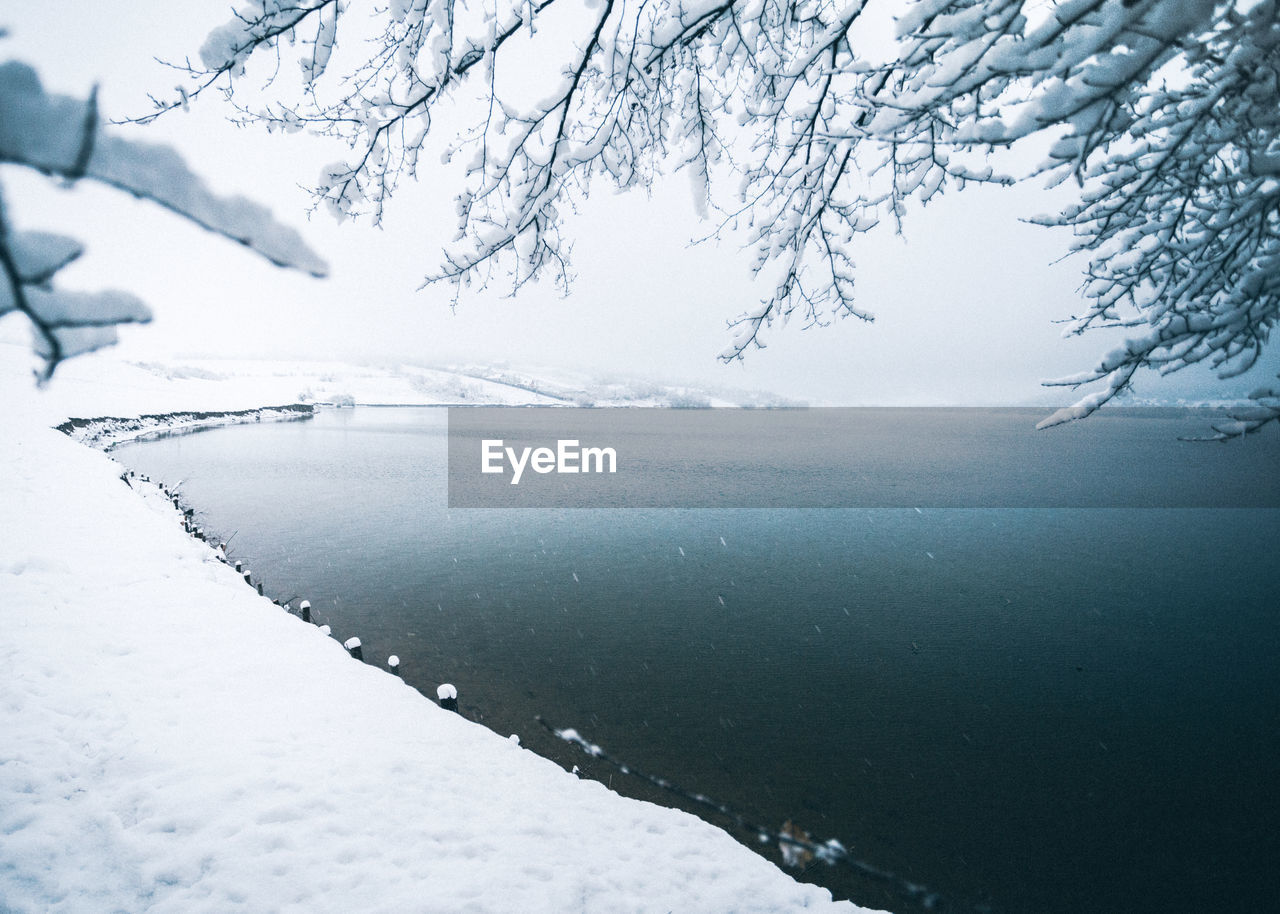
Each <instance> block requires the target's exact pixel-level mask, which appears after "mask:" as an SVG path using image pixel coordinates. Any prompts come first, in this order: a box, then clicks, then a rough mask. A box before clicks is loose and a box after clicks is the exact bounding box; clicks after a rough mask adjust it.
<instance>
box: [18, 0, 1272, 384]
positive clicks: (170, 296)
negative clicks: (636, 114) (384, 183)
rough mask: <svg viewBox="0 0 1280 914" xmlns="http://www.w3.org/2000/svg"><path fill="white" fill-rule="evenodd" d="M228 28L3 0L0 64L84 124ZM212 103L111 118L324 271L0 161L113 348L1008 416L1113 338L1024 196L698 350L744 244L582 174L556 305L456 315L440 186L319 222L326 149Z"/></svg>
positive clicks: (475, 309)
mask: <svg viewBox="0 0 1280 914" xmlns="http://www.w3.org/2000/svg"><path fill="white" fill-rule="evenodd" d="M359 7H360V4H353V5H352V13H349V15H351V14H356V13H358V10H359ZM229 16H230V7H229V6H225V5H223V4H220V3H209V2H201V0H174V2H153V0H147V2H130V3H128V4H101V3H90V2H87V0H51V2H48V3H42V4H20V5H19V4H14V5H11V6H10V8H9V9H8V10H6V12H5V13H4V14H3V15H2V16H0V20H3V21H0V26H6V27H7V28H8V29H9V32H10V35H9V37H8V38H5V39H3V40H0V60H8V59H18V60H24V61H26V62H28V63H31V64H33V65H35V66H36V68H37V69H38V70H39V72H40V75H41V78H42V80H43V81H44V83H45V86H46V88H47V89H50V90H53V91H58V92H62V93H65V94H70V95H75V96H77V97H84V96H85V95H87V93H88V92H89V90H90V88H91V87H92V86H93V85H94V84H99V85H100V95H99V100H100V107H101V109H102V111H103V112H104V114H105V115H106V116H107V117H109V118H122V117H127V116H130V115H137V114H142V113H145V112H146V111H148V110H149V103H148V102H147V100H146V96H147V93H148V92H152V93H156V94H160V95H168V94H170V93H171V91H172V87H173V86H175V85H176V84H177V83H179V82H180V81H181V80H180V78H179V75H178V74H176V73H175V72H173V71H172V70H170V69H168V68H166V67H164V66H162V65H161V64H159V63H158V62H157V61H156V60H155V58H156V57H159V58H163V59H168V60H181V59H182V58H183V57H187V56H191V57H195V56H196V53H197V51H198V49H199V47H200V44H201V42H202V40H203V38H204V36H205V34H207V33H208V31H209V30H210V29H212V28H214V27H215V26H217V25H219V24H221V23H222V22H224V21H226V20H227V19H228V18H229ZM228 113H229V108H228V107H227V106H226V105H225V103H223V102H222V100H221V98H220V97H219V96H217V95H216V94H214V95H209V96H207V97H205V98H203V99H201V100H199V101H198V102H197V103H196V104H194V105H192V107H191V110H190V111H188V112H182V111H178V112H174V113H172V114H170V115H167V116H166V117H164V118H161V119H160V120H159V121H157V122H156V123H155V124H153V125H150V126H147V127H131V126H130V127H119V128H116V129H117V130H119V131H120V132H121V133H123V134H125V135H129V136H131V137H132V138H135V139H139V140H145V141H150V142H164V143H168V144H170V145H172V146H174V147H176V148H178V149H179V150H180V151H181V152H182V153H183V154H184V156H185V157H186V158H187V160H188V163H189V164H190V165H191V166H192V168H193V169H194V170H195V171H196V172H197V173H199V174H201V175H203V176H204V177H205V178H206V180H207V181H208V183H209V184H210V185H211V186H212V187H213V188H214V189H216V190H217V191H219V192H222V193H229V194H230V193H235V194H244V195H246V196H249V197H251V198H253V199H255V200H258V201H259V202H262V203H264V204H266V205H268V206H270V207H271V209H272V211H273V213H274V214H275V215H276V216H277V217H278V218H280V219H282V220H283V221H285V222H287V223H289V224H292V225H294V226H296V227H298V228H299V229H300V230H301V231H302V233H303V235H304V237H305V238H306V240H307V241H308V243H310V245H311V246H312V247H313V248H314V249H315V250H316V251H317V252H318V253H319V254H320V255H321V256H323V257H324V258H325V259H326V260H328V262H329V264H330V266H331V275H330V276H329V278H327V279H323V280H316V279H311V278H308V277H305V276H302V275H299V274H297V273H294V272H290V271H285V270H279V269H277V268H274V267H272V266H270V265H269V264H266V263H265V262H263V261H261V260H260V259H258V258H256V257H254V256H253V255H252V254H250V253H248V252H246V251H244V250H243V249H241V248H239V247H238V246H236V245H233V244H230V243H228V242H225V241H223V240H220V239H216V238H213V237H211V236H207V235H205V234H204V233H202V232H201V231H200V230H199V229H196V228H193V227H191V226H189V225H186V224H184V223H183V222H182V221H181V220H179V219H177V218H175V217H173V216H171V215H169V214H166V213H164V212H161V211H159V210H158V209H156V208H155V207H153V206H148V205H147V204H145V203H140V202H138V201H134V200H132V199H127V198H125V197H123V196H122V195H120V194H118V193H114V192H111V191H108V190H106V189H103V188H98V187H90V186H83V185H78V186H76V187H73V188H66V187H62V186H60V185H58V184H55V183H54V182H50V181H49V180H47V179H45V178H43V177H41V176H39V175H35V174H31V173H27V172H26V171H25V170H22V169H16V168H13V167H8V168H5V169H3V170H0V183H2V184H3V188H4V193H5V199H6V204H7V206H8V211H9V214H10V216H11V218H12V219H13V221H14V222H15V223H17V225H18V226H19V227H20V228H28V229H35V228H42V229H49V230H57V231H63V232H67V231H70V232H72V233H74V234H75V235H76V236H77V237H79V238H80V239H81V240H82V241H84V242H85V243H86V245H87V252H86V255H85V257H83V258H82V259H81V261H80V262H78V263H76V264H74V265H73V266H72V267H69V268H68V269H67V270H65V271H64V272H63V273H62V274H60V279H61V280H62V282H64V283H65V284H66V285H67V286H75V287H83V288H102V287H117V288H123V289H126V290H129V291H132V292H134V293H135V294H138V295H140V296H141V297H142V298H143V299H144V300H145V301H146V302H147V303H148V304H149V305H150V306H151V308H152V309H153V311H154V312H155V320H154V322H153V323H151V324H149V325H146V326H144V327H137V328H125V330H124V331H123V332H122V343H121V345H120V347H119V353H120V354H121V355H122V356H125V357H129V358H137V359H151V358H172V357H178V358H189V357H209V356H227V357H262V358H305V359H341V360H346V361H354V362H365V363H375V364H387V363H395V362H410V363H414V364H423V365H449V364H472V365H478V364H485V365H503V366H509V367H513V368H523V369H530V370H538V369H552V370H565V369H569V370H573V371H579V372H585V373H590V374H594V375H599V376H604V377H609V376H618V377H639V378H646V379H650V380H656V381H663V382H667V383H691V384H696V385H699V386H703V387H711V388H716V387H719V388H738V389H750V390H764V391H771V392H773V393H776V394H780V395H783V396H787V397H791V398H795V399H799V400H804V401H807V402H810V403H814V404H847V405H898V404H940V405H941V404H946V405H950V404H1010V405H1014V404H1029V403H1038V404H1049V403H1063V402H1067V401H1068V400H1069V399H1072V398H1071V397H1070V395H1069V394H1068V393H1065V392H1064V391H1062V390H1057V389H1046V388H1044V387H1042V386H1041V385H1040V382H1041V381H1042V380H1043V379H1046V378H1052V377H1059V376H1063V375H1068V374H1074V373H1076V372H1078V371H1081V370H1084V369H1086V368H1089V367H1092V365H1093V364H1094V363H1095V362H1096V360H1097V358H1098V357H1099V356H1100V355H1101V354H1102V353H1103V352H1105V351H1106V350H1107V349H1108V348H1110V347H1111V346H1113V345H1115V344H1116V342H1117V340H1116V339H1115V338H1114V337H1105V336H1103V335H1101V334H1097V335H1093V336H1086V337H1084V338H1072V339H1063V337H1062V325H1061V324H1058V323H1055V322H1054V321H1055V320H1059V319H1062V318H1065V317H1067V316H1069V315H1071V314H1073V313H1077V312H1078V311H1079V310H1080V309H1081V302H1080V298H1079V296H1078V291H1077V290H1078V285H1079V281H1080V267H1081V264H1080V262H1079V261H1074V262H1072V261H1068V262H1055V261H1057V260H1058V258H1060V256H1061V255H1062V253H1063V252H1064V251H1065V250H1066V247H1067V244H1068V242H1069V237H1068V236H1067V235H1066V234H1065V233H1064V232H1063V231H1061V230H1049V229H1045V228H1041V227H1038V226H1032V225H1028V224H1026V223H1025V222H1021V221H1019V220H1020V218H1027V217H1030V216H1033V215H1036V214H1038V213H1041V212H1046V211H1050V212H1051V211H1054V210H1055V209H1057V208H1059V207H1060V206H1061V205H1062V200H1063V199H1065V198H1064V197H1063V196H1062V194H1061V192H1060V191H1059V192H1056V193H1055V192H1046V191H1044V190H1043V189H1041V188H1039V187H1036V186H1022V187H1018V188H1014V189H1010V190H998V189H987V188H978V189H969V190H966V191H965V192H964V193H963V194H960V193H949V194H947V195H945V196H944V197H943V198H942V199H940V200H938V201H935V202H934V203H932V204H930V206H929V207H927V208H925V209H923V210H921V209H919V208H916V209H915V210H913V211H911V212H910V213H909V215H908V218H907V220H906V234H905V237H898V236H896V235H894V234H893V232H892V230H891V228H890V227H887V226H882V227H881V228H878V229H876V230H875V231H873V232H872V233H870V234H868V235H866V236H864V237H861V238H859V239H858V242H857V246H856V248H855V250H854V259H855V261H856V263H857V267H858V280H857V281H858V287H859V289H860V300H859V305H860V306H862V307H864V308H866V309H868V310H870V311H871V312H873V313H874V314H875V315H876V321H875V323H873V324H866V323H863V322H861V321H856V320H844V321H837V322H835V323H834V324H832V325H831V326H828V327H825V328H812V329H802V328H801V326H800V323H799V322H795V323H793V324H791V325H790V326H786V327H779V326H777V325H775V327H774V329H773V330H772V331H771V332H770V333H769V334H768V335H767V337H766V338H765V339H766V342H767V344H768V348H767V349H765V350H762V351H757V352H753V353H750V354H748V356H747V359H746V361H745V362H744V363H734V364H730V365H725V364H722V363H721V362H719V361H718V360H717V358H716V356H717V354H718V353H719V352H721V351H722V350H723V349H724V348H725V346H726V345H727V344H728V342H729V340H730V333H729V331H728V329H727V327H726V322H727V321H728V320H729V319H731V318H733V317H734V316H736V315H738V314H740V313H741V312H742V311H743V310H745V309H746V308H748V307H751V306H753V305H754V304H756V303H757V302H758V301H759V300H760V299H761V298H762V297H764V296H765V295H766V294H767V292H768V290H767V288H766V285H765V283H764V282H763V281H757V280H755V279H754V278H753V277H752V276H751V273H750V269H749V263H750V259H751V255H750V252H749V251H748V250H745V249H744V248H743V247H742V244H743V241H744V239H742V238H736V239H735V238H733V237H729V238H727V239H724V240H722V241H720V242H718V243H716V242H706V243H702V244H696V245H695V244H691V240H692V239H694V238H698V237H701V236H703V235H705V234H706V232H707V229H708V227H707V225H706V224H705V223H700V222H699V221H698V219H697V216H696V213H695V208H694V206H693V202H692V196H691V193H690V185H689V182H688V180H687V179H686V178H685V177H684V176H682V175H675V176H672V177H671V178H669V179H666V180H663V181H661V182H660V183H659V184H658V185H657V186H655V187H654V188H653V189H652V191H651V192H650V193H648V194H646V193H645V192H643V191H631V192H628V193H624V194H618V193H614V192H611V191H610V190H609V189H608V188H606V187H604V186H603V185H601V186H600V187H599V189H598V190H597V191H596V192H594V193H593V194H592V196H591V198H590V199H589V200H587V201H585V203H584V204H583V205H582V206H581V207H580V210H579V212H578V213H577V214H576V215H573V216H571V217H569V219H568V222H567V229H568V231H569V233H570V234H571V235H572V236H573V237H574V240H575V246H574V252H573V267H574V270H575V272H576V274H577V275H576V280H575V282H574V283H573V285H572V287H571V290H570V294H569V295H568V296H567V297H562V296H561V294H560V292H559V291H558V290H557V289H556V288H554V286H553V284H552V283H551V282H550V281H549V280H547V281H543V282H541V283H538V284H531V285H529V286H526V287H524V289H522V290H521V292H520V293H519V295H518V296H516V297H514V298H510V297H506V295H505V292H506V290H504V289H493V290H491V291H489V292H487V293H483V294H479V295H470V296H468V297H465V298H464V299H463V300H462V302H461V303H460V305H459V306H458V307H457V309H456V310H455V309H453V308H451V295H450V292H449V291H448V290H447V289H445V288H443V287H427V288H425V289H420V286H421V284H422V279H423V277H424V276H425V275H426V274H428V273H429V272H430V271H431V270H432V269H433V267H435V265H436V264H437V262H438V259H437V258H438V252H439V244H440V241H441V240H442V239H443V238H445V237H447V235H448V234H449V233H450V232H451V231H452V227H453V224H454V221H455V214H454V209H453V193H454V192H455V189H454V188H452V187H451V186H450V184H449V180H448V179H449V177H450V176H449V175H448V174H445V173H443V172H439V171H436V170H433V169H431V168H423V169H422V170H421V171H420V173H419V181H418V182H417V184H416V185H412V186H403V187H402V189H401V191H400V192H399V193H398V194H397V195H396V196H395V197H394V198H393V199H392V201H391V202H390V204H389V206H388V213H387V218H386V220H385V222H384V225H383V226H382V227H381V228H378V229H375V228H372V227H370V226H368V225H364V224H360V223H352V222H346V223H342V224H338V223H337V222H335V221H334V220H333V219H332V218H331V217H330V216H329V215H328V214H327V213H326V212H324V211H319V212H316V213H314V214H311V213H310V206H311V198H310V195H309V194H308V193H307V191H306V190H305V185H309V184H311V183H314V182H315V181H316V179H317V177H318V175H319V174H320V170H321V168H322V167H323V166H324V165H325V164H327V163H329V162H333V161H335V160H338V159H341V158H343V157H344V155H345V154H346V152H347V150H346V148H345V147H344V146H342V145H341V144H335V141H332V140H326V139H323V138H316V137H311V136H307V135H302V134H293V135H282V134H278V133H277V134H267V133H266V132H265V131H262V130H259V129H257V128H243V127H237V126H235V125H233V124H231V123H230V122H229V121H228V120H227V115H228ZM1276 363H1277V359H1275V358H1271V359H1270V360H1269V365H1270V367H1269V368H1267V367H1266V366H1263V367H1262V368H1260V369H1255V371H1253V372H1251V373H1249V374H1248V375H1246V376H1245V377H1244V378H1241V379H1238V380H1236V381H1234V382H1232V383H1231V384H1229V385H1225V386H1215V385H1214V384H1213V383H1212V378H1211V376H1210V375H1209V374H1208V373H1207V372H1204V371H1188V372H1184V373H1181V375H1179V376H1174V377H1173V378H1168V379H1159V378H1156V377H1154V376H1151V377H1147V378H1140V379H1139V381H1138V383H1137V384H1136V388H1137V389H1136V393H1137V395H1139V396H1142V397H1165V398H1174V397H1192V398H1200V397H1211V396H1230V395H1239V394H1241V393H1243V392H1246V391H1248V390H1249V389H1251V388H1252V387H1255V386H1257V385H1258V384H1260V383H1263V382H1265V381H1266V380H1268V379H1269V378H1270V377H1272V376H1274V374H1275V371H1276V367H1275V366H1276Z"/></svg>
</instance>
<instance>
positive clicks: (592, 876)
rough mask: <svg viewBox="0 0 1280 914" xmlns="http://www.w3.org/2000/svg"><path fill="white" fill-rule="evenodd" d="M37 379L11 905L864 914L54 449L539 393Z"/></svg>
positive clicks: (2, 855)
mask: <svg viewBox="0 0 1280 914" xmlns="http://www.w3.org/2000/svg"><path fill="white" fill-rule="evenodd" d="M20 361H21V360H20V359H8V360H0V362H2V364H3V365H4V368H3V369H2V370H0V429H2V430H3V431H2V432H0V473H3V479H4V482H3V488H2V490H0V493H2V494H0V669H3V670H4V674H3V676H0V733H3V737H2V738H0V910H3V911H6V912H8V911H13V912H28V911H30V912H36V911H41V912H43V911H86V912H100V911H130V912H132V911H142V910H148V911H151V910H154V911H175V912H188V911H218V912H223V911H298V912H313V911H335V912H336V911H342V912H349V911H384V910H385V911H391V910H395V911H423V912H428V911H430V912H454V911H504V912H505V911H548V912H551V911H555V912H561V911H609V912H613V911H688V912H718V911H742V912H747V911H762V912H763V911H790V910H798V909H806V910H841V911H851V912H852V911H856V910H858V909H857V908H856V907H854V906H853V905H851V904H848V903H844V902H842V903H833V902H832V901H831V899H830V895H829V894H828V893H827V892H826V891H825V890H823V889H820V888H817V887H814V886H808V885H802V884H799V883H796V882H795V881H794V880H792V879H791V878H790V877H789V876H788V875H786V874H785V873H783V872H782V871H780V870H779V869H777V868H776V867H775V866H773V865H772V864H771V863H769V862H768V861H766V860H765V859H763V858H762V857H759V856H757V855H755V854H753V853H752V852H750V851H749V850H747V849H746V848H744V847H742V846H741V845H739V844H738V843H736V842H735V841H734V840H733V839H731V838H730V837H729V836H728V835H727V834H725V833H724V832H722V831H720V830H718V829H716V828H714V827H712V826H711V825H708V824H706V823H704V822H702V821H701V820H699V819H697V818H694V817H692V816H689V815H687V814H685V813H681V812H677V811H673V810H668V809H664V808H662V807H659V806H655V805H651V804H646V803H640V802H637V801H633V800H628V799H624V798H622V797H619V796H618V795H616V794H614V793H611V792H610V791H608V790H607V789H605V788H604V787H603V786H601V785H600V784H597V783H595V782H591V781H579V780H578V779H577V778H575V777H574V776H572V775H570V774H567V773H565V772H564V771H562V770H561V769H560V768H559V767H557V766H556V765H554V764H552V763H551V762H549V761H546V760H544V759H542V758H539V757H538V756H535V755H533V754H532V753H530V752H528V751H526V750H523V749H521V748H520V747H519V746H518V745H516V744H515V743H514V742H512V741H510V740H508V739H506V738H505V734H494V733H492V732H490V731H489V730H486V729H485V728H483V727H480V726H477V725H475V724H471V723H468V722H467V721H465V720H463V719H462V718H460V717H459V716H457V715H455V714H452V713H449V712H447V711H443V710H441V709H439V708H438V707H436V705H434V704H433V703H432V702H430V701H428V700H427V699H425V698H423V697H422V696H421V695H419V694H418V693H417V692H416V691H414V690H413V689H411V688H409V687H408V686H405V685H404V684H403V683H401V682H400V680H398V679H396V678H395V677H393V676H391V675H389V674H388V673H385V672H383V671H381V670H380V669H378V668H376V667H375V666H373V665H368V664H363V663H360V662H357V661H355V660H352V659H351V658H350V657H349V656H348V655H347V653H346V652H345V651H344V650H343V648H342V646H341V645H340V644H338V643H337V642H336V641H334V640H333V639H332V638H329V637H327V636H326V635H325V634H323V633H322V632H321V630H320V629H317V628H316V627H314V626H312V625H308V624H306V623H303V622H301V621H300V620H299V619H298V618H296V617H294V616H291V615H288V614H286V613H284V612H282V611H281V610H280V609H279V608H277V607H275V606H274V605H272V604H271V603H270V601H268V600H266V599H264V598H261V597H258V596H257V595H256V594H255V593H254V592H253V591H252V590H251V589H250V588H248V587H246V586H245V585H244V583H243V581H242V579H241V578H240V577H239V576H237V575H236V573H235V572H234V571H233V570H232V569H231V568H229V567H227V566H226V565H223V564H222V563H220V562H218V561H217V560H216V558H215V553H214V551H213V550H212V549H210V548H209V547H208V546H206V545H204V544H202V543H198V542H196V541H194V540H192V539H191V538H189V537H187V536H186V535H184V534H183V533H182V530H181V527H180V526H179V524H178V521H177V515H176V513H175V512H174V511H173V509H172V508H171V507H170V506H169V505H168V503H167V502H164V501H163V500H162V499H161V498H159V497H157V496H154V495H152V496H150V497H140V492H139V491H137V490H134V489H131V488H130V487H128V486H127V485H126V484H125V483H124V482H123V481H122V480H121V479H120V473H121V470H120V467H119V466H118V465H116V464H114V463H113V462H112V461H111V460H110V459H109V458H108V457H107V456H106V455H105V454H102V453H100V452H98V451H94V450H91V449H89V448H88V447H85V446H84V445H82V444H79V443H77V442H75V441H73V440H71V439H70V438H68V437H66V436H64V435H62V434H61V433H59V432H56V431H54V430H52V428H51V426H52V425H54V424H56V423H57V422H59V421H61V420H62V419H65V418H67V417H70V416H80V417H85V416H100V415H116V416H130V415H133V416H136V415H141V414H143V413H159V412H165V411H172V410H182V409H185V410H196V409H199V410H211V409H243V408H247V407H251V406H262V405H275V404H283V403H289V402H295V401H296V400H297V399H298V396H297V395H298V394H299V393H300V392H303V391H305V390H306V389H310V390H311V393H312V397H313V398H314V399H325V398H328V397H331V396H332V395H334V394H338V393H348V394H350V395H351V396H353V397H354V398H355V399H357V400H361V401H366V402H368V401H370V400H371V401H372V402H396V400H395V399H394V398H393V397H391V396H390V394H392V393H395V390H393V389H391V388H395V389H398V390H406V389H407V390H414V389H415V387H414V385H415V383H416V384H420V385H422V386H423V387H426V386H430V385H437V386H438V387H439V388H440V389H445V388H447V387H448V386H449V385H460V386H459V389H465V390H466V394H467V397H468V398H471V397H472V395H473V394H472V391H473V389H472V388H467V387H466V385H468V384H471V383H474V384H476V385H478V386H477V387H476V388H474V390H475V391H476V396H477V397H479V396H485V397H487V396H490V395H492V396H493V397H494V399H495V400H497V402H542V401H543V399H544V398H545V396H546V395H544V394H541V393H537V392H536V391H532V390H525V389H523V388H518V387H511V386H510V385H507V384H502V383H499V382H497V381H490V380H482V379H477V378H471V379H469V380H467V379H462V380H460V378H461V376H459V375H449V374H448V373H446V372H440V373H432V374H427V373H424V374H422V375H418V376H416V377H417V380H416V381H415V380H414V377H415V376H411V375H409V374H406V373H403V372H402V373H398V374H397V373H390V372H383V373H380V374H379V373H376V372H370V373H360V372H354V371H347V370H343V369H339V368H333V369H332V370H328V371H326V370H325V369H324V368H323V367H317V366H311V367H306V368H303V367H297V366H295V367H293V368H286V367H281V366H277V367H276V368H274V369H270V370H268V369H265V368H260V369H259V370H258V374H257V375H254V376H252V377H249V376H247V375H246V373H245V371H244V370H243V367H242V368H241V369H237V370H235V371H231V372H228V371H223V372H222V377H217V376H216V375H218V373H219V372H218V370H217V369H214V368H212V367H207V366H196V368H197V369H198V370H196V371H190V372H188V375H189V376H187V377H170V376H169V375H170V374H171V372H159V373H157V372H154V371H149V370H147V369H145V368H136V367H135V368H123V369H122V368H120V367H119V366H114V367H113V366H111V365H110V363H109V362H108V361H105V360H95V359H92V358H91V359H83V360H77V361H73V362H71V363H68V364H66V365H63V366H62V367H61V368H60V369H59V372H58V375H57V376H56V377H55V379H54V382H53V384H52V386H51V387H50V389H48V390H47V391H44V392H37V391H36V390H34V389H33V388H32V386H31V383H30V380H29V378H28V376H27V375H26V374H25V372H24V371H22V370H18V366H17V363H18V362H20ZM200 372H204V373H206V374H205V376H195V375H198V374H199V373H200ZM273 372H274V373H273ZM209 375H215V376H209ZM325 377H328V378H329V379H330V380H324V378H325ZM300 384H301V385H303V386H302V387H301V388H300V387H299V385H300ZM338 386H342V387H343V388H344V389H343V390H338V389H337V387H338ZM515 391H520V392H519V393H516V392H515ZM417 393H418V394H419V395H420V396H423V397H425V396H428V394H427V392H426V391H425V390H417ZM366 398H369V399H368V400H366ZM503 398H510V399H503ZM521 398H524V399H523V400H522V399H521ZM409 402H427V401H425V400H423V399H416V400H410V401H409ZM473 402H474V401H473Z"/></svg>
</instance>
